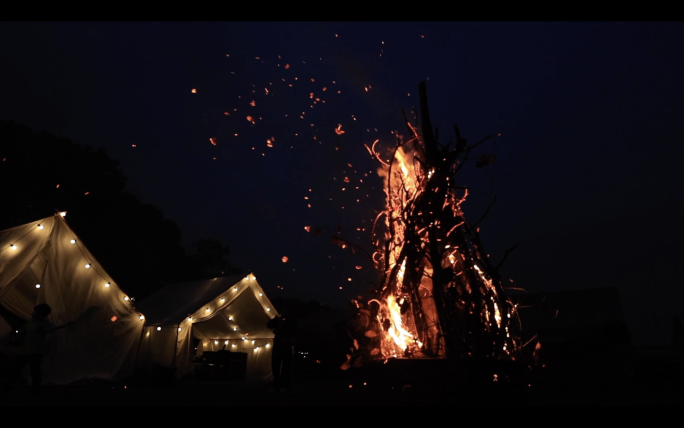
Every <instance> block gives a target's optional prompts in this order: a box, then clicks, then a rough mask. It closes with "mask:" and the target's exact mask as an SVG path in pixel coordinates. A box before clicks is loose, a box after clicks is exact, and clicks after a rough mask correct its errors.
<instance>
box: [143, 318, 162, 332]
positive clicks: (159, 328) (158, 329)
mask: <svg viewBox="0 0 684 428" xmlns="http://www.w3.org/2000/svg"><path fill="white" fill-rule="evenodd" d="M141 319H142V318H141ZM157 331H161V327H157Z"/></svg>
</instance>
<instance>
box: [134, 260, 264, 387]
mask: <svg viewBox="0 0 684 428" xmlns="http://www.w3.org/2000/svg"><path fill="white" fill-rule="evenodd" d="M139 307H140V310H141V311H143V312H144V313H145V316H146V322H145V329H144V332H143V337H142V340H141V342H140V350H139V352H138V357H137V363H136V367H145V366H148V367H149V366H151V365H154V364H159V365H163V366H174V367H176V377H178V378H180V377H183V376H185V375H187V374H189V373H191V371H192V369H193V364H192V357H193V355H198V356H199V355H202V353H203V352H204V351H218V350H221V349H224V348H225V350H227V351H232V352H244V353H246V354H247V372H246V379H248V380H267V379H269V378H271V376H272V372H271V349H272V346H273V332H272V331H271V330H270V329H269V328H267V327H266V324H267V323H268V321H269V320H270V319H272V318H274V317H275V316H276V314H277V313H276V311H275V308H274V307H273V305H272V304H271V302H270V301H269V300H268V297H266V294H265V293H264V291H263V289H262V288H261V286H260V285H259V283H258V282H257V281H256V277H255V276H254V275H253V274H251V273H250V274H249V275H247V276H244V277H243V276H237V277H236V276H230V277H221V278H213V279H205V280H200V281H192V282H185V283H180V284H170V285H167V286H165V287H163V288H162V289H160V290H159V291H157V292H156V293H154V294H153V295H151V296H149V297H147V298H146V299H144V300H143V301H141V302H140V305H139ZM193 338H195V339H199V344H198V345H197V349H196V350H195V349H192V348H193V340H192V339H193Z"/></svg>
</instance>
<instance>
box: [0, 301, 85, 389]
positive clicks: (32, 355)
mask: <svg viewBox="0 0 684 428" xmlns="http://www.w3.org/2000/svg"><path fill="white" fill-rule="evenodd" d="M50 313H52V309H51V308H50V306H49V305H48V304H46V303H42V304H40V305H37V306H36V307H35V308H33V314H31V320H29V322H27V323H26V325H24V327H22V329H21V330H20V331H19V340H21V341H23V344H24V352H23V354H22V355H20V356H19V357H18V358H17V359H16V360H15V361H14V362H13V363H12V364H11V366H10V369H9V370H8V372H7V379H6V381H5V383H6V384H9V383H10V382H11V380H12V379H11V377H12V376H16V375H17V374H18V373H20V372H21V369H23V368H24V366H25V365H26V364H28V365H29V368H30V372H29V373H30V374H31V383H32V387H33V392H35V393H38V392H39V391H40V384H41V382H42V373H41V370H40V365H41V363H42V362H43V354H44V353H45V341H46V338H47V335H48V334H50V333H54V332H55V331H57V330H59V329H62V328H64V327H68V326H69V325H71V324H73V322H70V323H67V324H64V325H61V326H59V327H56V326H54V325H53V324H52V323H51V322H50V321H48V320H47V317H48V315H50Z"/></svg>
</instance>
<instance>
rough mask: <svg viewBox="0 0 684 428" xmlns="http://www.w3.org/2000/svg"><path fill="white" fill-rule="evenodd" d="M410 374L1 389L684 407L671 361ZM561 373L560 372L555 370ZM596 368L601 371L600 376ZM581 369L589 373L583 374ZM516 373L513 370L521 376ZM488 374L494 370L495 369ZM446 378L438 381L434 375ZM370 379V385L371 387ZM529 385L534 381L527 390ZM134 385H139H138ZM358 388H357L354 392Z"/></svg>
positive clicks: (77, 394) (200, 402)
mask: <svg viewBox="0 0 684 428" xmlns="http://www.w3.org/2000/svg"><path fill="white" fill-rule="evenodd" d="M425 367H427V366H425V365H421V366H420V370H418V371H419V372H420V373H421V374H420V375H417V374H416V373H417V372H415V371H414V372H413V374H411V373H409V372H411V371H412V370H411V369H409V370H406V369H405V368H403V367H402V366H401V363H397V364H395V365H394V367H391V365H390V364H388V365H387V366H385V367H382V368H379V369H378V368H375V369H374V371H373V372H370V371H357V372H356V373H351V372H348V373H345V374H344V375H342V376H323V377H321V376H310V375H309V376H307V375H303V376H298V377H297V378H295V380H294V382H293V385H292V389H291V392H290V393H288V394H278V393H275V394H274V393H269V392H268V387H269V385H268V384H267V383H254V382H246V381H232V382H211V381H197V380H188V381H179V382H176V383H175V384H173V385H168V386H150V385H147V386H145V385H142V384H139V385H135V384H128V385H124V384H123V383H121V384H100V385H80V386H50V385H48V386H45V387H44V388H43V390H42V392H41V394H40V396H38V397H35V396H32V395H30V391H29V389H28V388H27V387H23V386H16V387H12V388H10V389H3V390H1V391H0V394H1V399H0V403H1V404H0V405H2V406H406V405H418V406H424V405H454V406H459V405H462V406H469V405H476V406H477V405H492V406H499V405H504V406H505V405H512V406H520V405H522V406H577V405H581V406H605V405H618V406H620V405H622V406H681V405H683V404H684V376H683V375H682V373H681V372H680V373H677V368H676V366H675V365H673V364H670V363H657V362H655V363H654V362H649V363H641V364H639V366H638V367H636V368H635V370H634V371H633V372H632V374H631V375H620V376H613V375H609V374H607V373H608V372H610V370H605V368H601V367H594V368H593V369H591V368H590V369H587V367H582V368H581V369H580V368H579V366H576V368H577V369H578V371H577V372H572V370H568V369H567V368H565V369H562V370H563V373H560V372H559V371H558V370H560V369H558V367H556V368H555V369H554V368H553V367H550V368H544V369H540V370H539V371H538V372H537V373H533V374H532V375H513V374H512V377H513V378H515V379H518V380H519V381H518V382H506V381H505V379H504V378H505V377H506V375H505V374H503V373H507V371H506V369H505V368H502V367H497V368H496V370H497V371H499V373H500V374H499V375H498V376H499V379H500V380H499V381H497V382H493V381H492V380H491V378H490V380H486V379H484V376H481V377H479V378H478V377H477V376H470V375H469V376H465V377H464V376H462V375H461V374H462V373H464V372H466V371H467V373H469V374H472V373H480V374H482V373H485V372H487V370H481V368H480V369H477V368H473V367H458V368H453V367H452V368H447V367H445V366H444V365H443V364H441V363H438V364H435V365H432V367H427V369H425ZM554 370H555V372H554ZM592 370H594V372H592ZM580 371H582V372H584V374H581V373H580ZM513 372H515V370H513V371H509V373H513ZM487 373H488V372H487ZM435 374H438V375H439V376H438V377H436V378H435V377H434V375H435ZM364 382H365V383H366V385H364ZM523 382H530V383H529V384H528V385H531V386H525V385H523ZM133 383H134V382H133ZM350 385H351V388H350Z"/></svg>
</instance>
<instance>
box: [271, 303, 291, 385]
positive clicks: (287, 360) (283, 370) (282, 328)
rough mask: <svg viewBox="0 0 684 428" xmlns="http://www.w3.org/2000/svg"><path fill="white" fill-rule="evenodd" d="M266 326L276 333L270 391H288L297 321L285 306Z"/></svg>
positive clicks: (272, 353) (272, 355)
mask: <svg viewBox="0 0 684 428" xmlns="http://www.w3.org/2000/svg"><path fill="white" fill-rule="evenodd" d="M266 326H267V327H268V328H270V329H272V330H273V333H274V335H275V338H274V339H273V351H272V352H271V368H272V370H273V385H272V386H271V389H270V391H271V392H276V391H279V392H283V393H287V392H288V389H289V388H290V378H291V372H292V356H293V351H294V350H293V347H292V345H293V344H294V342H295V333H296V328H297V327H296V321H295V320H294V319H292V318H291V317H290V311H289V309H288V308H287V307H284V308H283V310H282V312H281V314H280V315H278V316H276V317H275V318H273V319H272V320H270V321H269V322H268V324H266Z"/></svg>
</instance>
